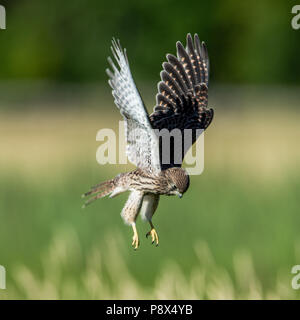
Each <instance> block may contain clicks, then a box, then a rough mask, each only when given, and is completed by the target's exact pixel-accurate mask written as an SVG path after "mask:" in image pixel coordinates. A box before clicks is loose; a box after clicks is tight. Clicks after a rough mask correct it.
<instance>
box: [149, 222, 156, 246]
mask: <svg viewBox="0 0 300 320" xmlns="http://www.w3.org/2000/svg"><path fill="white" fill-rule="evenodd" d="M149 223H150V226H151V230H150V231H149V232H148V233H147V234H146V238H148V237H149V236H151V239H152V244H153V243H154V242H155V243H156V246H158V234H157V232H156V230H155V229H154V225H153V223H152V221H151V220H150V221H149Z"/></svg>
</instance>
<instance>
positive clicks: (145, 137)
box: [106, 39, 161, 173]
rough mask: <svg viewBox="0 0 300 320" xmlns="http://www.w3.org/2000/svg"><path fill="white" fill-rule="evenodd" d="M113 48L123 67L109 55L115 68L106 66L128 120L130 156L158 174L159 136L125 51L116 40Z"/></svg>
mask: <svg viewBox="0 0 300 320" xmlns="http://www.w3.org/2000/svg"><path fill="white" fill-rule="evenodd" d="M111 50H112V53H113V55H114V58H115V60H116V61H117V63H118V65H119V67H120V69H118V68H117V67H116V66H115V64H114V62H113V61H112V59H111V58H108V61H109V63H110V65H111V67H112V71H111V70H110V69H107V70H106V72H107V74H108V76H109V77H110V79H109V81H108V82H109V84H110V86H111V87H112V95H113V96H114V98H115V104H116V106H117V107H118V108H119V109H120V112H121V114H122V116H123V117H124V120H125V131H126V139H127V149H126V153H127V157H128V159H129V161H130V162H132V163H133V164H135V165H136V166H137V167H139V168H142V169H147V170H149V171H150V172H154V173H157V172H159V171H160V170H161V167H160V161H159V144H158V138H157V136H156V135H155V133H154V131H153V129H152V126H151V123H150V120H149V116H148V113H147V111H146V109H145V106H144V103H143V101H142V98H141V96H140V94H139V92H138V90H137V88H136V85H135V83H134V80H133V78H132V75H131V72H130V68H129V63H128V59H127V55H126V51H125V50H123V49H122V47H121V45H120V42H119V41H115V40H114V39H113V40H112V47H111Z"/></svg>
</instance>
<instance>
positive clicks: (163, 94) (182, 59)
mask: <svg viewBox="0 0 300 320" xmlns="http://www.w3.org/2000/svg"><path fill="white" fill-rule="evenodd" d="M186 42H187V43H186V48H184V47H183V45H182V44H181V42H179V41H178V42H177V43H176V47H177V57H175V56H174V55H171V54H168V55H167V60H168V62H164V63H163V71H162V72H161V74H160V76H161V81H160V82H159V83H158V93H157V95H156V106H155V107H154V112H153V113H152V114H151V115H150V120H151V123H152V126H153V128H155V129H159V130H161V129H168V130H169V131H171V130H173V129H179V130H180V131H181V134H182V135H184V133H185V132H186V131H184V130H185V129H191V131H192V132H191V133H192V135H191V136H192V139H189V141H190V143H188V144H187V143H185V144H184V143H183V142H184V140H185V139H182V144H181V145H180V149H179V150H182V151H181V155H180V156H181V159H180V160H179V161H178V158H177V157H178V152H176V148H177V146H176V144H175V142H174V140H171V145H170V151H169V152H170V158H171V159H170V163H167V164H164V163H162V164H161V166H162V168H163V169H165V168H168V167H172V166H181V164H182V161H183V158H184V156H185V154H186V153H187V151H188V150H189V148H190V147H191V146H192V144H193V143H194V142H195V141H196V139H197V138H198V135H197V130H196V129H204V130H205V129H206V128H207V127H208V126H209V124H210V123H211V121H212V119H213V109H208V108H207V102H208V82H209V59H208V53H207V48H206V46H205V43H204V42H200V40H199V37H198V35H197V34H195V36H194V41H193V38H192V36H191V35H190V34H188V35H187V40H186ZM162 151H163V150H162V144H161V139H160V158H162ZM174 151H175V154H176V153H177V156H176V158H177V159H176V160H177V161H176V162H175V161H174Z"/></svg>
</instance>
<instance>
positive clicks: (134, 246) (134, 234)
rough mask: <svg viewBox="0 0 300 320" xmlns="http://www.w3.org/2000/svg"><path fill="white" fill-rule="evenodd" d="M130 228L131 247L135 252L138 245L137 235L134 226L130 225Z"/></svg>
mask: <svg viewBox="0 0 300 320" xmlns="http://www.w3.org/2000/svg"><path fill="white" fill-rule="evenodd" d="M132 228H133V237H132V244H131V245H132V246H133V248H134V250H136V249H137V248H138V247H139V245H140V241H139V235H138V233H137V230H136V226H135V224H133V225H132Z"/></svg>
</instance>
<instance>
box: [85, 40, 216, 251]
mask: <svg viewBox="0 0 300 320" xmlns="http://www.w3.org/2000/svg"><path fill="white" fill-rule="evenodd" d="M176 47H177V57H176V56H174V55H171V54H168V55H167V56H166V57H167V60H168V61H167V62H164V63H163V65H162V66H163V70H162V71H161V73H160V76H161V81H160V82H159V83H158V93H157V95H156V106H155V107H154V111H153V113H152V114H151V115H150V116H149V115H148V113H147V110H146V108H145V105H144V103H143V100H142V98H141V96H140V94H139V91H138V89H137V87H136V85H135V82H134V80H133V78H132V75H131V71H130V67H129V63H128V58H127V55H126V50H125V49H124V50H123V49H122V47H121V45H120V41H119V40H117V41H116V40H115V39H113V40H112V47H111V50H112V53H113V56H114V58H115V60H116V62H117V65H118V67H116V65H115V63H114V62H113V60H112V59H111V58H108V61H109V63H110V65H111V70H110V69H107V70H106V72H107V74H108V76H109V81H108V82H109V84H110V86H111V88H112V95H113V97H114V99H115V100H114V102H115V104H116V106H117V107H118V108H119V110H120V113H121V115H122V116H123V118H124V120H125V132H126V134H125V136H126V142H127V149H126V154H127V157H128V159H129V160H130V162H131V163H133V164H135V165H136V167H137V168H136V169H135V170H133V171H131V172H126V173H121V174H119V175H118V176H116V177H115V178H114V179H111V180H108V181H105V182H102V183H100V184H98V185H96V186H94V187H92V188H91V189H90V191H88V192H86V193H85V194H84V195H83V197H86V196H89V195H94V196H93V197H91V198H90V199H89V200H88V201H87V202H86V203H85V205H87V204H89V203H91V202H92V201H94V200H96V199H99V198H103V197H105V196H108V195H109V197H110V198H112V197H115V196H116V195H118V194H120V193H122V192H125V191H130V195H129V198H128V200H127V202H126V204H125V206H124V208H123V210H122V212H121V216H122V218H123V219H124V221H125V223H126V224H128V225H130V226H132V229H133V239H132V246H133V247H134V249H137V248H138V246H139V244H140V240H139V236H138V232H137V228H136V219H137V217H138V214H139V213H141V216H142V218H143V219H144V220H147V221H148V222H149V224H150V231H149V232H148V233H147V234H146V237H148V236H151V239H152V243H156V245H158V242H159V239H158V234H157V232H156V230H155V228H154V226H153V223H152V217H153V214H154V212H155V211H156V209H157V206H158V202H159V198H160V196H161V195H168V196H171V195H178V196H179V197H180V198H181V197H182V195H183V194H184V193H185V192H186V191H187V189H188V187H189V184H190V180H189V175H188V174H187V172H186V170H184V169H183V168H182V167H181V165H182V161H183V158H184V156H185V154H186V153H187V151H188V149H189V148H190V147H191V146H192V145H193V143H194V142H195V141H196V139H197V138H198V136H197V134H196V132H198V131H197V129H203V130H205V129H206V128H207V127H208V126H209V125H210V123H211V121H212V119H213V115H214V112H213V109H209V108H208V107H207V102H208V81H209V59H208V53H207V48H206V45H205V43H204V42H200V40H199V37H198V35H197V34H195V35H194V39H193V38H192V36H191V35H190V34H188V35H187V39H186V48H184V46H183V45H182V44H181V42H179V41H178V42H177V43H176ZM154 129H158V130H162V129H167V130H169V131H171V130H173V129H178V130H180V132H182V133H183V132H184V130H185V129H191V130H192V139H191V141H190V144H189V145H188V146H186V145H184V148H181V149H180V161H175V159H174V155H173V156H172V157H171V158H170V161H169V162H168V163H164V162H163V161H162V155H163V152H164V150H163V147H162V143H161V139H160V137H159V136H158V135H157V134H156V133H155V130H154ZM170 150H171V152H170V154H171V155H172V154H173V153H172V151H175V153H176V145H175V142H174V141H173V142H172V143H171V144H170ZM170 150H169V151H170ZM177 156H178V154H177ZM95 194H96V195H95ZM85 205H84V206H85Z"/></svg>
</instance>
